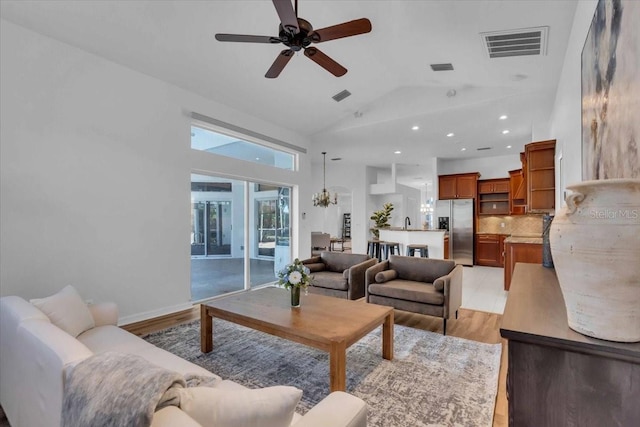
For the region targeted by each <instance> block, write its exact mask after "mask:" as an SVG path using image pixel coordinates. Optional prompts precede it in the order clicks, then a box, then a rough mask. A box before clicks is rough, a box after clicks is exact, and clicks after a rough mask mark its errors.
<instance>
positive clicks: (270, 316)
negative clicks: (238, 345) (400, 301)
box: [200, 287, 393, 391]
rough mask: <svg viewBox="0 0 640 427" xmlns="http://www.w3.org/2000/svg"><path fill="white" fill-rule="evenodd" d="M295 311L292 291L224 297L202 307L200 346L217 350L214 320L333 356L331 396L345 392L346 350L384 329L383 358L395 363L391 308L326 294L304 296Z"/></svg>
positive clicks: (270, 289)
mask: <svg viewBox="0 0 640 427" xmlns="http://www.w3.org/2000/svg"><path fill="white" fill-rule="evenodd" d="M300 298H301V306H300V307H297V308H292V307H291V305H290V296H289V291H287V290H285V289H282V288H277V287H266V288H261V289H257V290H255V291H250V292H244V293H241V294H236V295H231V296H228V297H225V298H220V299H217V300H215V301H212V302H209V303H206V304H202V305H201V306H200V307H201V308H200V325H201V326H200V347H201V350H202V352H203V353H208V352H210V351H211V350H213V317H217V318H219V319H224V320H228V321H230V322H233V323H237V324H238V325H242V326H246V327H248V328H252V329H255V330H258V331H262V332H266V333H268V334H271V335H275V336H277V337H280V338H285V339H288V340H290V341H295V342H298V343H301V344H305V345H308V346H310V347H314V348H317V349H319V350H323V351H326V352H328V353H329V386H330V390H331V391H336V390H340V391H344V390H345V387H346V361H347V356H346V353H347V348H348V347H349V346H350V345H352V344H353V343H355V342H357V341H358V340H360V339H361V338H362V337H364V336H365V335H367V334H368V333H369V332H371V331H372V330H374V329H375V328H376V327H378V326H380V325H382V357H383V358H385V359H388V360H392V359H393V308H391V307H385V306H382V305H375V304H367V303H364V302H357V301H350V300H344V299H339V298H332V297H327V296H324V295H316V294H309V295H304V294H303V295H301V296H300Z"/></svg>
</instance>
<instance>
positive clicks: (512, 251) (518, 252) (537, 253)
mask: <svg viewBox="0 0 640 427" xmlns="http://www.w3.org/2000/svg"><path fill="white" fill-rule="evenodd" d="M517 262H526V263H531V264H542V243H514V242H508V241H507V242H505V245H504V290H505V291H508V290H509V287H510V286H511V276H512V275H513V269H514V267H515V266H516V263H517Z"/></svg>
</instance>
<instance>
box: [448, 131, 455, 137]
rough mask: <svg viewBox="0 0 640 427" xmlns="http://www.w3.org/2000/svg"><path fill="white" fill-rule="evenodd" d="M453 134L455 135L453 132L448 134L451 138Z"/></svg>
mask: <svg viewBox="0 0 640 427" xmlns="http://www.w3.org/2000/svg"><path fill="white" fill-rule="evenodd" d="M453 135H455V134H454V133H453V132H449V133H448V134H447V136H448V137H449V138H451V137H452V136H453Z"/></svg>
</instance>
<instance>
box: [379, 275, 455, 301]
mask: <svg viewBox="0 0 640 427" xmlns="http://www.w3.org/2000/svg"><path fill="white" fill-rule="evenodd" d="M369 293H370V294H373V295H380V296H383V297H388V298H396V299H402V300H407V301H415V302H420V303H423V304H433V305H443V304H444V294H443V293H442V292H438V291H436V289H435V288H434V287H433V285H432V284H430V283H424V282H415V281H412V280H402V279H396V280H392V281H389V282H386V283H372V284H370V285H369Z"/></svg>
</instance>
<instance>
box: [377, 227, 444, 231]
mask: <svg viewBox="0 0 640 427" xmlns="http://www.w3.org/2000/svg"><path fill="white" fill-rule="evenodd" d="M382 230H389V231H440V232H446V231H447V230H441V229H437V228H434V229H424V228H403V227H389V228H383V229H382Z"/></svg>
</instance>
